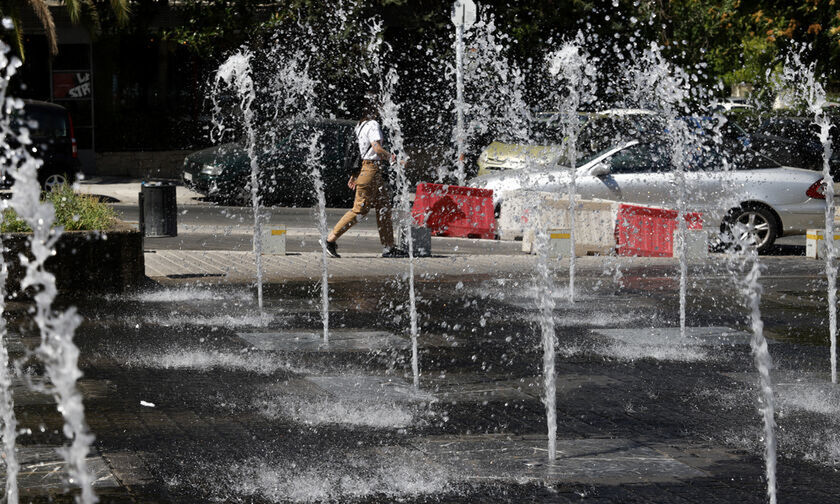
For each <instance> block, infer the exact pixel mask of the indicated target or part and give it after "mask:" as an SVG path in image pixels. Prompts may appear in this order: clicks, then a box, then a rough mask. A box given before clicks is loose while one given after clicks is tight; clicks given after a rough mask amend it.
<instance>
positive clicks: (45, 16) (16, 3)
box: [0, 0, 129, 58]
mask: <svg viewBox="0 0 840 504" xmlns="http://www.w3.org/2000/svg"><path fill="white" fill-rule="evenodd" d="M103 3H106V2H105V1H104V0H63V1H62V4H63V5H64V6H66V7H67V11H68V12H69V14H70V20H71V21H72V22H73V23H84V24H86V25H88V28H89V29H90V31H91V32H92V33H98V32H99V29H100V24H99V11H98V8H99V6H100V4H103ZM107 3H108V4H109V5H110V8H111V10H112V11H113V13H114V15H115V16H116V18H117V21H118V23H119V24H120V25H123V26H124V25H126V24H128V14H129V5H128V0H107ZM25 9H30V10H32V11H33V12H34V13H35V16H36V17H37V18H38V21H39V22H40V23H41V26H43V28H44V32H45V34H46V36H47V43H48V44H49V48H50V54H52V55H55V54H58V36H57V34H56V30H55V21H54V20H53V17H52V13H50V9H49V5H48V3H47V0H0V15H2V16H3V17H8V18H9V19H11V20H12V23H13V24H14V28H13V29H12V34H13V39H14V40H13V44H14V46H15V47H16V48H17V51H18V54H20V56H21V58H23V57H24V56H25V53H24V50H23V26H21V20H22V16H23V12H24V10H25Z"/></svg>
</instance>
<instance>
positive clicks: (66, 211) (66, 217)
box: [0, 184, 117, 233]
mask: <svg viewBox="0 0 840 504" xmlns="http://www.w3.org/2000/svg"><path fill="white" fill-rule="evenodd" d="M41 198H42V200H44V201H49V202H50V203H52V204H53V206H54V207H55V225H56V226H63V227H64V229H65V230H66V231H109V230H111V229H113V228H114V226H115V224H116V221H117V216H116V213H114V209H113V208H111V207H109V206H108V205H106V204H105V203H102V202H101V201H99V200H98V199H97V198H96V197H95V196H91V195H88V194H77V193H75V192H74V191H73V187H72V186H70V185H69V184H63V185H61V186H59V187H56V188H54V189H53V190H52V191H50V192H47V193H44V194H43V195H42V196H41ZM2 217H3V221H2V222H0V232H3V233H14V232H28V231H31V230H32V229H30V227H29V225H28V224H26V222H24V221H23V220H22V219H21V218H20V217H19V216H18V215H17V213H15V211H14V210H12V209H10V208H9V209H6V210H4V211H3V214H2Z"/></svg>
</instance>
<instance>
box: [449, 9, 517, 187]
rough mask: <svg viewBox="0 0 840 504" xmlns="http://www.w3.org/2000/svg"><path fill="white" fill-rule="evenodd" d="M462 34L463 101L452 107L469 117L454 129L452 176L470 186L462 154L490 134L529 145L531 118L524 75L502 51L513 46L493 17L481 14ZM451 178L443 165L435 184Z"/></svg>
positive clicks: (490, 14)
mask: <svg viewBox="0 0 840 504" xmlns="http://www.w3.org/2000/svg"><path fill="white" fill-rule="evenodd" d="M464 36H465V40H467V41H468V42H469V48H470V50H469V51H466V53H465V54H464V65H463V69H462V72H463V74H462V75H461V74H459V73H458V69H457V68H456V74H455V78H456V87H457V85H458V84H457V83H458V80H459V79H460V81H461V82H462V84H461V85H462V86H463V88H464V90H463V95H464V98H463V99H462V100H458V99H457V98H456V100H455V101H454V107H455V113H456V117H458V116H460V115H465V116H467V117H468V118H469V119H468V120H465V121H464V123H465V124H463V125H460V126H459V125H458V123H457V122H456V125H455V127H454V128H453V131H452V144H453V145H454V146H455V147H454V149H455V150H454V157H455V159H456V170H455V173H454V174H453V175H454V179H455V182H456V183H457V184H458V185H464V184H465V183H466V171H465V169H464V168H465V167H464V165H463V160H461V156H460V152H463V151H464V150H469V149H470V148H471V147H484V145H476V144H475V142H476V141H477V139H479V138H481V137H482V136H483V135H485V134H487V133H488V132H490V131H495V132H496V133H497V134H500V135H501V136H502V137H506V138H511V139H519V140H523V141H525V140H527V139H528V138H529V137H530V134H529V133H530V128H529V123H530V120H531V110H530V107H528V105H527V104H526V102H525V94H526V91H525V77H526V75H525V72H523V71H522V70H521V69H520V68H519V67H517V66H516V65H515V64H514V63H513V62H511V61H510V60H509V59H508V58H507V57H506V56H505V55H504V53H502V52H500V51H501V50H502V49H503V48H504V47H509V46H510V45H511V44H512V42H511V39H510V37H509V36H508V35H506V34H504V33H501V32H499V31H498V30H497V27H496V24H495V20H494V17H493V15H492V13H490V12H488V11H483V12H480V13H479V20H478V21H477V22H476V23H475V25H473V27H472V28H470V29H469V30H467V31H466V32H465V33H464ZM456 44H457V41H456ZM456 49H457V45H456ZM457 95H458V91H457V89H456V96H457ZM450 154H453V151H452V150H450ZM447 174H448V172H447V170H446V169H445V168H444V167H441V168H439V169H438V172H437V180H438V181H443V180H444V178H446V176H447Z"/></svg>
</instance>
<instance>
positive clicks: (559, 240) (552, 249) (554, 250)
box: [548, 229, 572, 258]
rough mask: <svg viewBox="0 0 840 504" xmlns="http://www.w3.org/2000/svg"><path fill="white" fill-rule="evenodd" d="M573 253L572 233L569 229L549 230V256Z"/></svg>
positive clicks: (562, 255) (568, 255)
mask: <svg viewBox="0 0 840 504" xmlns="http://www.w3.org/2000/svg"><path fill="white" fill-rule="evenodd" d="M571 255H572V233H571V230H569V229H549V230H548V257H552V258H554V257H570V256H571Z"/></svg>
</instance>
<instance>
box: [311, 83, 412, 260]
mask: <svg viewBox="0 0 840 504" xmlns="http://www.w3.org/2000/svg"><path fill="white" fill-rule="evenodd" d="M378 118H379V106H378V101H377V100H376V98H370V97H369V99H368V102H367V105H366V107H365V110H364V111H363V113H362V117H361V119H359V122H358V123H357V124H356V127H355V128H354V132H355V134H356V143H357V144H358V148H359V154H360V155H361V166H359V165H356V166H353V167H352V168H351V170H352V173H350V180H348V181H347V187H349V188H350V189H353V190H355V191H356V198H355V201H354V202H353V208H351V209H350V210H349V211H348V212H347V213H345V214H344V216H343V217H342V218H341V219H339V221H338V223H337V224H336V225H335V227H334V228H333V230H332V232H331V233H330V235H329V236H328V237H327V254H329V256H330V257H341V256H340V255H339V254H338V246H337V244H336V241H337V240H338V239H339V238H340V237H341V235H343V234H344V233H346V232H347V230H348V229H350V228H351V227H353V226H354V225H355V224H356V223H357V222H358V221H359V217H360V216H364V215H367V213H368V212H369V211H370V209H371V207H372V208H374V209H375V210H376V227H377V228H378V230H379V241H380V242H381V243H382V246H383V247H384V249H383V252H382V257H405V252H403V251H401V250H399V249H397V248H396V247H395V246H394V229H393V225H392V223H391V192H390V190H389V189H388V185H387V184H388V182H387V177H386V176H385V174H384V173H383V172H384V171H385V167H386V166H387V165H386V163H387V162H389V161H390V162H391V163H393V162H394V161H396V159H397V156H396V155H394V154H392V153H390V152H388V151H387V150H385V148H384V147H383V146H382V129H381V128H380V127H379V121H378V120H377V119H378Z"/></svg>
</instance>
